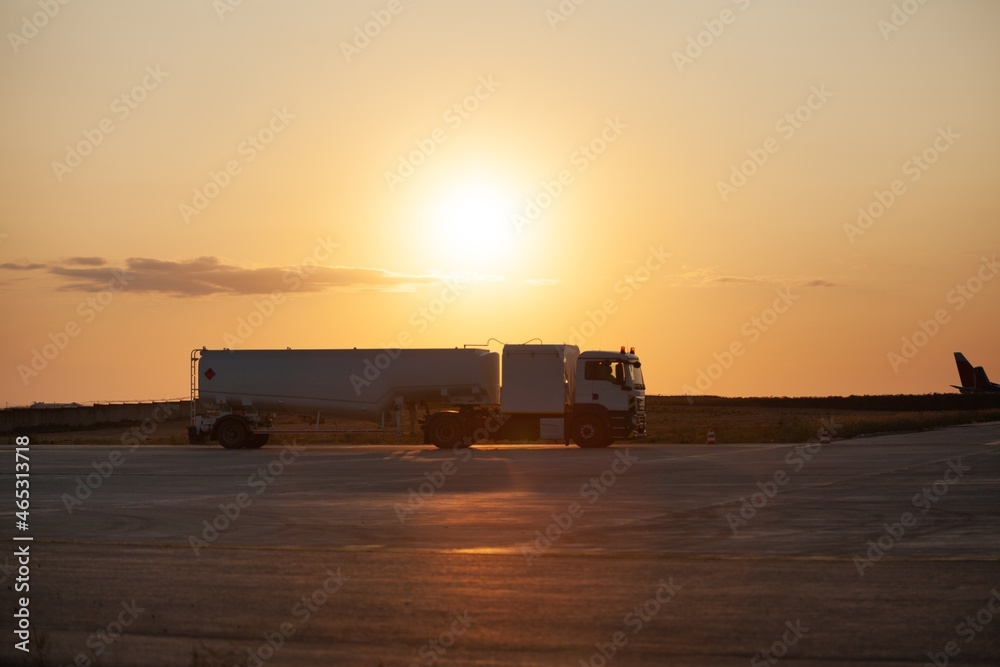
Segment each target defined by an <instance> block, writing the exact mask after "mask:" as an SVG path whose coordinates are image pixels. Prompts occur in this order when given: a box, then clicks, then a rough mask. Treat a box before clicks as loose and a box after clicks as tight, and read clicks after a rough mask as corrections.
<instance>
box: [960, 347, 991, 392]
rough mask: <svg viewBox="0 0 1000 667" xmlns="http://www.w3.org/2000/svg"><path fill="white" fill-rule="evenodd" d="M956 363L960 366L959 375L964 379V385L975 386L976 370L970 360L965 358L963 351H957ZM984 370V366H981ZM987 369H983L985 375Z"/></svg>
mask: <svg viewBox="0 0 1000 667" xmlns="http://www.w3.org/2000/svg"><path fill="white" fill-rule="evenodd" d="M955 364H956V365H957V366H958V377H959V378H960V379H961V381H962V386H963V387H970V388H971V387H975V386H976V381H977V378H976V370H975V369H974V368H973V367H972V364H970V363H969V360H968V359H966V358H965V355H964V354H962V353H961V352H956V353H955ZM980 370H982V367H980ZM985 374H986V371H983V375H985Z"/></svg>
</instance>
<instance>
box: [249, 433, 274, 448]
mask: <svg viewBox="0 0 1000 667" xmlns="http://www.w3.org/2000/svg"><path fill="white" fill-rule="evenodd" d="M270 438H271V434H270V433H253V434H251V435H250V444H248V445H247V446H246V448H247V449H260V448H261V447H263V446H264V445H266V444H267V441H268V440H270Z"/></svg>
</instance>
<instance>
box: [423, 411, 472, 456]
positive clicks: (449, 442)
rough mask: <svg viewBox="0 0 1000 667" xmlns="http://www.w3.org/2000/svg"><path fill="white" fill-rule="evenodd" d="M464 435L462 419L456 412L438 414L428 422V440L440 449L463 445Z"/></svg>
mask: <svg viewBox="0 0 1000 667" xmlns="http://www.w3.org/2000/svg"><path fill="white" fill-rule="evenodd" d="M464 436H465V429H464V428H463V427H462V419H461V418H460V417H459V416H458V415H456V414H453V413H444V414H438V415H435V416H434V417H433V418H432V419H431V420H430V422H428V423H427V440H429V441H430V443H431V444H432V445H434V446H435V447H438V448H440V449H453V448H456V447H461V445H462V440H463V438H464Z"/></svg>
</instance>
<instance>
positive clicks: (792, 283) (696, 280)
mask: <svg viewBox="0 0 1000 667" xmlns="http://www.w3.org/2000/svg"><path fill="white" fill-rule="evenodd" d="M721 285H764V286H769V287H799V288H803V289H805V288H812V287H838V286H839V285H837V283H834V282H831V281H829V280H825V279H822V278H803V277H780V276H738V275H728V274H721V275H720V274H719V273H717V269H716V268H715V267H711V268H700V269H694V270H691V271H686V272H685V273H682V274H680V275H679V276H677V277H676V279H675V282H674V283H673V286H674V287H679V286H687V287H717V286H721Z"/></svg>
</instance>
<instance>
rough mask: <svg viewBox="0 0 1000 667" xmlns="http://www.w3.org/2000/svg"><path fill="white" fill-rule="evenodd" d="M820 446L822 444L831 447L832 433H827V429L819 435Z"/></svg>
mask: <svg viewBox="0 0 1000 667" xmlns="http://www.w3.org/2000/svg"><path fill="white" fill-rule="evenodd" d="M819 444H821V445H829V444H830V432H829V431H827V430H826V429H825V428H824V429H823V430H822V431H820V434H819Z"/></svg>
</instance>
